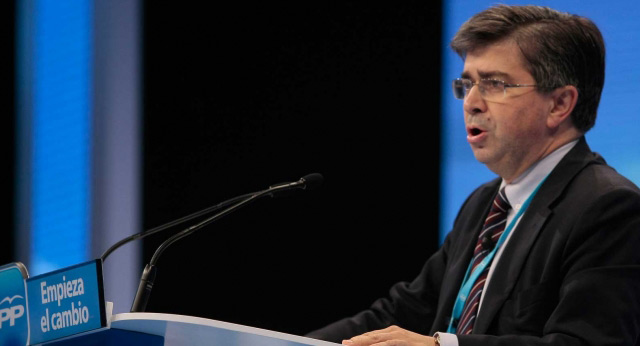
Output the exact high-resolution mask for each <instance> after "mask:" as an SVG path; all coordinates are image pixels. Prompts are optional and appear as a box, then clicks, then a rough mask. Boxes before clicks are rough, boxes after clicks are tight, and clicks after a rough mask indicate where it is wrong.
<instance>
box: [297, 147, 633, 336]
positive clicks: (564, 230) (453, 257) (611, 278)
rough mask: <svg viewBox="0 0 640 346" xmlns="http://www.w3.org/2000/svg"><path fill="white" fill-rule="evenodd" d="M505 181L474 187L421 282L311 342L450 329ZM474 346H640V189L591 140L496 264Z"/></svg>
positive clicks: (572, 156)
mask: <svg viewBox="0 0 640 346" xmlns="http://www.w3.org/2000/svg"><path fill="white" fill-rule="evenodd" d="M499 185H500V179H496V180H494V181H492V182H489V183H487V184H485V185H483V186H481V187H479V188H478V189H477V190H476V191H474V192H473V193H472V194H471V195H470V196H469V197H468V199H467V200H466V201H465V203H464V205H463V206H462V208H461V210H460V212H459V214H458V216H457V218H456V220H455V222H454V226H453V229H452V231H451V232H450V234H449V235H448V237H447V239H446V240H445V242H444V244H443V246H442V247H441V248H440V249H439V250H438V251H437V252H436V253H435V254H434V255H433V256H432V257H431V258H430V259H429V260H428V261H427V263H426V264H425V265H424V267H423V269H422V271H421V272H420V274H419V275H418V277H417V278H416V279H415V280H414V281H413V282H411V283H398V284H396V285H394V286H393V288H392V289H391V291H390V294H389V297H386V298H383V299H380V300H378V301H376V302H375V303H374V304H373V305H372V306H371V308H369V309H368V310H366V311H363V312H361V313H360V314H358V315H356V316H354V317H352V318H347V319H344V320H341V321H338V322H336V323H334V324H331V325H329V326H327V327H325V328H323V329H320V330H317V331H315V332H312V333H310V334H309V335H308V336H310V337H315V338H319V339H325V340H330V341H336V342H339V341H340V340H342V339H348V338H350V337H352V336H354V335H358V334H361V333H364V332H366V331H370V330H376V329H381V328H385V327H388V326H390V325H398V326H400V327H402V328H405V329H408V330H411V331H414V332H417V333H421V334H426V335H431V334H433V333H434V332H436V331H441V332H444V331H446V330H447V326H448V323H449V319H450V316H451V311H452V308H453V304H454V300H455V298H456V295H457V293H458V290H459V289H460V285H461V283H462V280H463V277H464V274H465V271H466V269H467V266H468V264H469V261H470V259H471V255H472V253H473V247H474V246H475V243H476V241H477V237H478V233H479V232H480V229H481V226H482V223H483V221H484V219H485V217H486V215H487V213H488V211H489V206H490V203H491V201H492V200H493V198H494V196H495V194H496V193H497V190H498V187H499ZM482 304H483V305H482V308H481V309H480V314H479V315H478V318H477V321H476V324H475V327H474V330H473V333H472V334H471V335H460V336H458V341H459V343H460V346H467V345H509V346H513V345H640V342H638V341H637V340H638V336H639V335H640V190H639V189H638V187H637V186H635V185H634V184H633V183H631V182H630V181H628V180H627V179H625V178H624V177H622V176H621V175H619V174H618V173H616V172H615V171H614V170H613V169H612V168H611V167H609V166H607V165H606V163H605V161H604V160H603V159H602V158H601V157H600V156H599V155H598V154H596V153H593V152H591V150H590V149H589V147H588V145H587V143H586V141H585V140H584V138H582V139H581V140H580V141H579V142H578V144H577V145H576V146H575V147H574V148H573V149H572V150H571V151H570V152H569V153H568V154H567V155H566V156H565V157H564V158H563V159H562V160H561V161H560V163H559V164H558V165H557V166H556V168H555V169H554V170H553V171H552V172H551V174H550V175H549V176H548V178H547V179H546V181H545V182H544V184H543V185H542V186H541V188H540V190H539V191H538V193H537V195H536V196H535V198H534V200H533V201H532V203H531V205H530V206H529V208H528V210H527V211H526V213H525V214H524V215H523V217H522V219H521V221H520V223H519V225H518V227H517V228H516V229H515V230H514V233H513V234H512V237H511V239H510V240H509V242H508V243H507V245H506V247H505V249H504V252H503V254H502V257H501V259H500V260H499V261H498V263H497V264H496V268H495V270H494V274H493V277H492V279H491V282H490V283H489V285H488V287H486V288H485V297H484V300H483V303H482Z"/></svg>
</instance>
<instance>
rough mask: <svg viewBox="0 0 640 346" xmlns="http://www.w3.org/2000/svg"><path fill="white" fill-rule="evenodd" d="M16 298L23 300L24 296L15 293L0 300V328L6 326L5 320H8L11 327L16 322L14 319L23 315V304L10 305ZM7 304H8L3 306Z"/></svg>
mask: <svg viewBox="0 0 640 346" xmlns="http://www.w3.org/2000/svg"><path fill="white" fill-rule="evenodd" d="M16 299H22V300H24V297H23V296H19V295H15V296H13V297H5V298H4V299H2V300H1V301H0V329H2V328H3V327H4V328H6V326H7V322H9V327H13V326H14V325H15V324H16V320H17V319H18V318H20V317H22V316H23V315H24V305H10V304H12V303H13V301H14V300H16ZM5 303H8V304H5ZM7 305H9V306H8V307H5V306H7Z"/></svg>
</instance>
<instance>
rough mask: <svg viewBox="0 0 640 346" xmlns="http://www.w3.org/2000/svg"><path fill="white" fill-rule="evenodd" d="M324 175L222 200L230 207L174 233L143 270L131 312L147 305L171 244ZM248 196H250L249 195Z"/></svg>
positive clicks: (317, 183)
mask: <svg viewBox="0 0 640 346" xmlns="http://www.w3.org/2000/svg"><path fill="white" fill-rule="evenodd" d="M322 181H323V177H322V175H321V174H319V173H312V174H308V175H305V176H304V177H302V178H300V179H299V180H298V181H295V182H291V183H280V184H276V185H272V186H270V187H269V188H268V189H266V190H262V191H259V192H256V193H252V194H248V195H242V196H239V197H236V198H233V199H231V200H229V201H233V202H228V203H227V202H222V203H221V204H225V206H227V205H230V204H232V205H231V206H230V207H228V208H226V209H225V210H223V211H221V212H219V213H218V214H216V215H213V216H211V217H209V218H207V219H205V220H203V221H201V222H199V223H197V224H195V225H193V226H191V227H189V228H187V229H185V230H183V231H181V232H178V233H176V234H174V235H173V236H171V237H169V238H168V239H167V240H165V241H164V242H163V243H162V244H160V246H159V247H158V248H157V249H156V251H155V253H154V254H153V257H151V261H150V262H149V264H147V265H146V266H145V268H144V270H143V272H142V276H141V278H140V284H139V285H138V291H137V292H136V296H135V298H134V300H133V304H132V305H131V312H143V311H144V310H145V308H146V306H147V302H148V301H149V296H150V295H151V289H152V288H153V283H154V281H155V277H156V270H157V269H156V263H157V262H158V259H159V258H160V255H161V254H162V253H163V252H164V250H166V249H167V248H168V247H169V246H170V245H171V244H173V243H175V242H177V241H178V240H180V239H182V238H184V237H186V236H188V235H190V234H193V233H194V232H195V231H197V230H199V229H201V228H202V227H204V226H206V225H208V224H210V223H212V222H213V221H216V220H218V219H220V218H222V217H223V216H226V215H228V214H230V213H232V212H234V211H236V210H238V209H240V208H242V207H244V206H245V205H248V204H250V203H251V202H253V201H255V200H257V199H259V198H261V197H264V196H270V197H279V196H284V195H288V194H290V193H291V191H293V190H295V189H302V190H313V189H315V188H317V187H319V186H320V185H321V184H322ZM247 196H248V197H247ZM234 203H235V204H234Z"/></svg>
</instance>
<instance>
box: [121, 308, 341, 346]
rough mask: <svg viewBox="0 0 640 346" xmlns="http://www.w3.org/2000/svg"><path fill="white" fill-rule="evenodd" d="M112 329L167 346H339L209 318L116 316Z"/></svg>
mask: <svg viewBox="0 0 640 346" xmlns="http://www.w3.org/2000/svg"><path fill="white" fill-rule="evenodd" d="M111 328H112V329H121V330H128V331H134V332H141V333H146V334H151V335H158V336H162V337H164V345H165V346H182V345H194V346H197V345H207V346H209V345H224V346H236V345H237V346H301V345H334V346H335V345H337V344H335V343H331V342H326V341H320V340H315V339H310V338H306V337H302V336H297V335H291V334H286V333H280V332H274V331H270V330H266V329H260V328H253V327H247V326H242V325H238V324H233V323H227V322H220V321H214V320H210V319H206V318H200V317H191V316H181V315H172V314H159V313H124V314H117V315H113V316H112V318H111Z"/></svg>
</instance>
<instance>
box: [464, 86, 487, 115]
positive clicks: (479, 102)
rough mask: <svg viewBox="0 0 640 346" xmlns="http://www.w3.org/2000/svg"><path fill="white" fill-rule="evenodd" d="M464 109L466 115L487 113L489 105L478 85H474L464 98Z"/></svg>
mask: <svg viewBox="0 0 640 346" xmlns="http://www.w3.org/2000/svg"><path fill="white" fill-rule="evenodd" d="M463 108H464V111H465V113H468V114H471V115H473V114H478V113H483V112H486V111H487V103H486V102H485V101H484V99H483V98H482V95H480V90H479V88H478V86H477V85H474V86H472V87H471V89H469V93H468V94H467V96H466V97H465V98H464V104H463Z"/></svg>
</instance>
